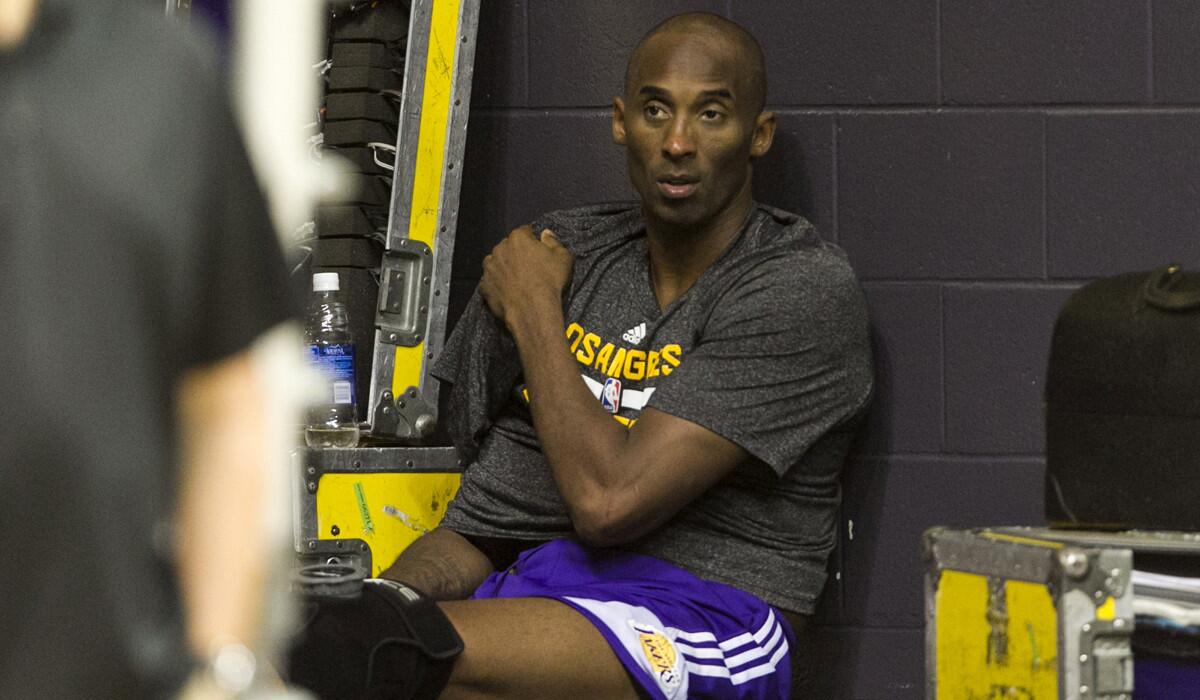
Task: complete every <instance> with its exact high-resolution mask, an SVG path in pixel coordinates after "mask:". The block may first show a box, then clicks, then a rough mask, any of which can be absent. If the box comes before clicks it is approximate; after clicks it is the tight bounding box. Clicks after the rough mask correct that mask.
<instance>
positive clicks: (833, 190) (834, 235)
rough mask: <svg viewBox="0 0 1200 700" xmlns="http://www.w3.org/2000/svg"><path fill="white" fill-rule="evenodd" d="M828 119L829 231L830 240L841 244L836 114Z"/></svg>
mask: <svg viewBox="0 0 1200 700" xmlns="http://www.w3.org/2000/svg"><path fill="white" fill-rule="evenodd" d="M829 121H830V130H831V131H832V133H831V134H830V141H829V144H830V145H829V152H830V156H829V157H830V159H831V160H832V161H833V162H832V164H831V165H830V169H829V170H830V178H831V180H832V182H831V183H830V194H829V199H830V206H831V207H832V208H833V211H831V212H830V217H831V220H830V223H829V225H830V226H832V227H833V230H832V231H830V240H831V241H832V242H833V243H835V244H837V245H841V244H842V243H841V240H842V232H841V223H840V219H839V217H838V192H839V191H840V190H841V187H839V186H838V118H837V115H834V117H833V119H830V120H829Z"/></svg>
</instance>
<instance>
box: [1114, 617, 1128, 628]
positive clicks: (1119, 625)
mask: <svg viewBox="0 0 1200 700" xmlns="http://www.w3.org/2000/svg"><path fill="white" fill-rule="evenodd" d="M1124 626H1125V620H1123V619H1121V618H1119V617H1118V618H1117V619H1115V620H1113V627H1116V628H1117V629H1121V628H1122V627H1124Z"/></svg>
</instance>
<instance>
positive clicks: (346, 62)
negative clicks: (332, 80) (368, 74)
mask: <svg viewBox="0 0 1200 700" xmlns="http://www.w3.org/2000/svg"><path fill="white" fill-rule="evenodd" d="M329 58H330V59H331V60H332V61H333V65H334V66H337V67H339V68H340V67H348V66H370V67H372V68H402V67H403V66H404V53H403V52H402V51H398V50H396V49H395V48H391V47H388V46H387V45H386V44H382V43H379V42H375V41H339V42H335V43H334V44H333V49H332V50H331V51H330V52H329Z"/></svg>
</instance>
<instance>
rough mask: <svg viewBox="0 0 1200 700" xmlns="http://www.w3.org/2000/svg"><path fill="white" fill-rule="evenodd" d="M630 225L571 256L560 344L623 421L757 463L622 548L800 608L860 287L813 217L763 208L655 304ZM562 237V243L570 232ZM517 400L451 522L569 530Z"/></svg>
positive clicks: (806, 604)
mask: <svg viewBox="0 0 1200 700" xmlns="http://www.w3.org/2000/svg"><path fill="white" fill-rule="evenodd" d="M613 216H614V217H615V219H620V217H625V218H626V219H628V218H629V217H637V216H639V214H638V212H637V210H636V209H631V210H630V211H626V212H623V213H620V214H614V215H613ZM627 230H628V229H627V227H622V226H613V227H612V229H611V233H609V234H606V229H605V228H604V227H599V228H597V227H592V228H590V229H589V233H588V234H587V235H589V236H604V235H612V236H613V239H614V240H613V241H611V242H610V243H609V244H607V245H605V244H599V245H598V244H597V242H596V241H594V240H593V241H591V245H589V246H588V250H589V252H587V253H585V254H581V255H578V256H577V258H576V263H575V268H574V271H573V278H572V279H573V281H572V285H571V290H570V294H569V299H568V301H567V304H566V314H565V315H566V323H567V325H566V328H565V334H566V343H567V346H568V348H569V350H570V352H571V353H572V355H573V356H574V357H575V359H576V361H577V363H578V369H579V375H580V381H582V382H584V383H585V384H586V385H587V386H588V388H589V389H590V390H591V391H592V393H593V395H594V396H595V397H596V400H597V401H598V402H600V404H601V406H602V407H604V408H605V409H606V410H608V411H609V412H610V413H611V414H612V416H613V418H614V420H617V421H619V422H621V423H623V424H625V425H631V424H633V423H634V422H636V420H637V418H638V416H639V415H640V413H641V412H642V411H643V410H644V409H645V408H647V407H653V408H655V409H657V410H660V411H663V412H666V413H669V414H672V415H675V416H677V417H679V418H683V419H685V420H688V421H690V422H692V423H695V424H697V425H700V426H702V427H704V428H707V429H709V430H711V431H713V432H714V433H716V434H718V435H721V436H722V437H724V438H726V439H728V440H730V441H732V442H734V443H736V444H738V445H739V446H741V447H742V448H743V449H744V450H746V452H747V453H749V455H750V456H751V457H752V459H751V460H749V461H748V462H746V463H745V464H743V465H742V466H740V467H738V468H737V469H735V471H734V472H733V473H732V474H731V475H730V476H728V477H727V478H726V479H724V480H723V481H721V482H720V483H718V484H717V485H716V486H714V487H713V488H712V489H710V490H709V491H708V492H706V493H705V494H703V495H702V496H701V497H700V498H699V499H697V500H696V501H694V502H692V503H690V504H688V505H687V506H685V507H684V508H683V509H682V510H681V511H680V512H679V513H678V514H676V515H675V516H674V517H673V518H672V519H671V520H670V521H668V522H667V523H666V524H665V525H664V526H663V527H661V528H659V529H658V530H656V531H655V532H653V533H651V534H650V535H648V536H646V537H645V538H643V539H642V540H639V541H636V542H633V543H631V544H629V545H627V548H628V549H630V550H633V551H636V552H638V553H642V554H650V555H654V556H658V557H660V558H663V559H665V560H667V561H670V562H672V563H674V564H677V565H679V566H682V567H683V568H686V569H688V570H690V571H693V572H694V573H697V574H699V575H701V576H704V577H706V578H709V579H712V580H716V581H719V582H722V583H728V584H731V585H735V586H738V587H740V588H743V589H744V590H748V591H749V592H751V593H755V594H756V595H759V596H760V597H763V598H764V599H766V600H767V601H768V602H772V603H774V604H777V605H779V606H781V607H784V608H786V609H789V610H795V611H799V612H809V611H811V610H812V607H813V604H814V601H815V598H816V596H817V594H818V593H819V592H820V589H821V586H822V585H823V582H824V575H825V574H824V564H825V557H826V555H827V553H828V550H829V549H830V547H831V546H832V542H833V533H834V531H835V520H834V518H835V510H836V506H837V503H838V499H839V492H838V475H839V472H840V468H841V464H842V461H843V458H844V456H845V453H846V450H847V448H848V444H849V437H850V435H851V431H850V428H851V427H852V425H853V423H854V418H855V417H856V416H858V415H859V413H860V412H861V410H862V409H863V407H864V406H865V404H866V402H867V399H868V397H869V395H870V391H871V369H870V351H869V343H868V333H867V322H866V313H865V307H864V304H863V300H862V296H861V292H860V290H859V288H858V285H857V282H856V281H855V279H854V276H853V274H852V272H851V270H850V268H849V266H848V264H847V263H846V260H845V257H844V255H843V254H842V253H841V251H840V250H838V249H837V248H836V247H834V246H832V245H830V244H828V243H825V242H823V241H821V240H820V239H819V238H818V237H817V236H816V234H815V232H814V230H813V229H812V227H811V226H810V225H808V223H807V222H805V221H804V220H803V219H801V218H799V217H796V216H794V215H791V214H787V213H784V212H780V211H778V210H773V209H769V208H766V207H757V208H755V209H754V210H753V211H752V212H751V214H750V216H749V217H748V219H747V221H746V223H745V225H744V227H743V230H742V231H741V233H740V234H739V236H738V238H737V240H736V241H735V242H734V243H733V244H732V245H731V246H730V247H729V248H728V249H727V250H726V251H725V253H724V254H723V255H722V256H721V257H720V258H719V259H718V260H717V261H716V262H715V263H714V264H713V265H712V266H711V267H710V268H709V269H708V270H706V271H705V272H704V273H703V275H702V276H701V277H700V278H699V279H698V280H697V281H696V283H695V284H694V285H693V286H692V287H691V288H690V289H689V290H688V291H687V292H685V293H684V294H683V295H682V296H681V297H680V298H679V299H677V300H675V301H674V302H673V303H672V304H671V305H670V306H668V307H667V308H665V309H662V308H660V307H659V305H658V302H657V300H656V298H655V295H654V291H653V287H652V285H651V280H650V273H649V262H648V260H649V259H648V254H647V248H646V240H645V235H644V230H643V229H638V228H636V227H635V229H634V233H633V234H632V235H630V234H628V232H627ZM556 233H557V231H556ZM560 238H562V239H563V240H564V242H565V243H567V244H568V246H570V245H571V243H572V242H573V241H572V234H571V233H570V232H567V233H566V234H565V235H560ZM451 342H452V343H453V340H452V341H451ZM522 390H523V387H521V386H519V385H518V386H517V387H514V392H513V396H512V399H511V400H510V401H509V402H508V404H507V405H506V406H505V408H504V410H503V411H501V413H500V415H499V416H497V417H496V420H495V422H494V424H493V426H492V428H491V430H490V431H489V432H488V434H487V435H486V437H485V439H484V441H483V443H482V445H481V449H480V453H479V456H478V459H477V460H476V462H475V463H473V464H471V465H469V466H468V468H467V469H466V471H465V473H464V475H463V486H462V490H461V491H460V495H459V497H458V498H457V499H456V500H455V501H454V502H453V503H452V505H451V508H450V509H449V511H448V513H447V516H446V521H445V524H446V525H448V526H449V527H451V528H455V529H459V530H461V531H464V532H467V533H469V534H478V535H489V536H505V537H527V538H534V537H555V536H561V535H565V534H569V533H570V522H569V520H568V519H567V516H566V509H565V507H564V505H563V503H562V500H561V498H560V497H559V495H558V492H557V489H556V488H555V487H554V483H553V478H552V476H551V474H550V470H549V467H548V465H547V464H546V462H545V459H544V457H543V455H542V453H541V451H540V448H539V446H538V443H537V435H536V431H535V430H534V428H533V424H532V420H531V418H530V415H529V411H528V405H527V401H526V400H525V397H523V396H522Z"/></svg>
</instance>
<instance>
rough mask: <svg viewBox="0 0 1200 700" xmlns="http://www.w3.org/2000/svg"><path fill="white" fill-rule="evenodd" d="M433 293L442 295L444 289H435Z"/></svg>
mask: <svg viewBox="0 0 1200 700" xmlns="http://www.w3.org/2000/svg"><path fill="white" fill-rule="evenodd" d="M433 295H434V296H435V297H440V296H441V295H442V290H440V289H435V290H433Z"/></svg>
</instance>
